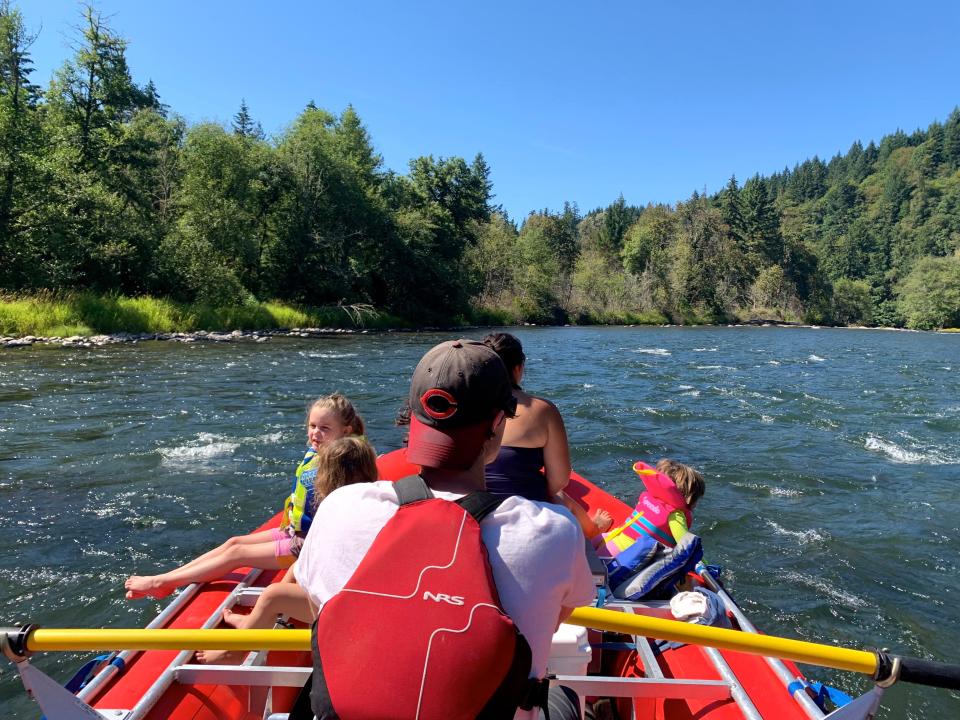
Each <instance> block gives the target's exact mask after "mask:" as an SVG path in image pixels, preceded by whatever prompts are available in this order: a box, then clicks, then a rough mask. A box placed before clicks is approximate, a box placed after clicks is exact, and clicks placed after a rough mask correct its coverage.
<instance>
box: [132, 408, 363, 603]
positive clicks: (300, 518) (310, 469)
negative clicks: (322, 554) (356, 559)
mask: <svg viewBox="0 0 960 720" xmlns="http://www.w3.org/2000/svg"><path fill="white" fill-rule="evenodd" d="M306 424H307V445H308V447H307V452H306V454H305V455H304V456H303V460H301V461H300V464H299V466H297V471H296V477H295V479H294V482H293V490H292V491H291V493H290V495H289V496H288V497H287V500H286V502H285V503H284V508H283V519H282V520H281V524H280V527H279V528H277V529H273V530H263V531H261V532H255V533H250V534H248V535H238V536H235V537H232V538H230V539H229V540H227V541H226V542H225V543H223V544H222V545H220V546H219V547H217V548H214V549H213V550H211V551H209V552H207V553H204V554H203V555H201V556H200V557H198V558H195V559H194V560H191V561H190V562H188V563H186V564H185V565H181V566H180V567H178V568H176V569H174V570H171V571H169V572H166V573H162V574H160V575H132V576H131V577H129V578H127V580H126V582H124V587H125V588H126V591H127V592H126V597H127V599H128V600H134V599H137V598H142V597H153V598H162V597H166V596H167V595H169V594H170V593H172V592H173V591H174V590H175V589H176V588H178V587H180V586H181V585H188V584H190V583H194V582H208V581H210V580H215V579H216V578H218V577H220V576H222V575H223V574H224V573H227V572H230V571H231V570H233V569H234V568H238V567H257V568H264V569H278V568H286V567H290V565H292V564H293V562H294V560H296V556H297V555H298V554H299V551H300V548H301V547H302V545H303V538H304V537H305V536H306V534H307V531H308V530H309V529H310V521H311V520H312V519H313V509H314V508H315V507H316V503H315V502H314V500H313V496H314V482H313V481H314V477H315V476H316V473H317V469H316V463H315V460H316V454H317V451H318V450H319V449H320V448H321V447H322V446H323V445H324V444H325V443H328V442H331V441H333V440H338V439H339V438H342V437H345V436H347V435H363V434H364V433H365V430H366V428H365V426H364V423H363V418H361V417H360V414H359V413H358V412H357V410H356V408H355V407H354V406H353V404H352V403H351V402H350V401H349V400H348V399H347V398H346V397H344V396H343V395H341V394H339V393H334V394H333V395H324V396H322V397H319V398H317V399H316V400H314V401H313V403H312V404H311V405H310V409H309V410H308V411H307V423H306Z"/></svg>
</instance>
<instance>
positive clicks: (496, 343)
mask: <svg viewBox="0 0 960 720" xmlns="http://www.w3.org/2000/svg"><path fill="white" fill-rule="evenodd" d="M483 344H484V345H486V346H487V347H488V348H490V349H491V350H493V351H494V352H495V353H496V354H497V355H499V356H500V359H501V360H503V364H504V365H506V366H507V370H509V371H512V370H513V369H514V368H515V367H519V366H520V365H523V363H525V362H526V360H527V356H526V355H524V354H523V345H521V344H520V341H519V340H517V338H515V337H514V336H513V335H511V334H510V333H490V334H489V335H487V336H486V337H485V338H484V339H483Z"/></svg>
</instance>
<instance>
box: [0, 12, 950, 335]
mask: <svg viewBox="0 0 960 720" xmlns="http://www.w3.org/2000/svg"><path fill="white" fill-rule="evenodd" d="M26 27H27V26H26V23H25V21H24V19H23V17H22V15H21V13H20V11H19V10H18V9H17V8H16V7H15V6H14V5H12V4H11V3H10V2H7V1H6V0H4V1H3V2H0V292H5V293H7V294H9V295H12V296H37V295H41V296H45V295H50V294H53V295H54V296H63V295H66V294H69V293H77V292H79V293H81V296H82V297H86V295H84V294H83V293H88V292H92V293H93V295H105V296H114V295H116V294H118V293H122V294H124V295H126V296H133V297H138V296H144V295H149V296H154V297H158V298H164V299H168V300H170V301H174V302H177V303H182V304H188V305H192V304H197V305H199V306H201V307H208V306H209V307H236V306H240V307H247V308H257V307H259V303H261V302H264V301H271V300H279V301H281V302H283V303H286V304H293V305H304V306H312V307H322V306H335V307H343V306H349V305H354V304H355V305H363V306H367V305H370V306H372V307H374V308H376V309H377V310H380V311H386V312H389V313H392V314H393V315H395V316H399V317H401V318H405V319H407V320H409V321H411V322H414V323H417V324H421V325H425V324H450V323H454V322H460V321H484V320H486V321H490V322H503V323H515V322H559V323H563V322H614V323H617V322H618V323H658V322H668V321H669V322H679V323H695V322H727V321H731V320H750V319H777V320H784V321H808V322H817V323H838V324H844V323H863V324H882V325H906V326H909V327H914V328H936V327H945V326H958V325H960V256H958V247H960V111H958V110H954V111H953V113H951V115H950V116H949V118H948V119H947V121H946V122H945V123H944V124H942V125H941V124H939V123H933V124H932V125H930V127H929V128H928V129H927V130H926V131H920V130H918V131H916V132H914V133H913V134H911V135H907V134H905V133H903V132H900V131H898V132H895V133H893V134H892V135H888V136H887V137H885V138H883V139H882V140H881V142H880V144H879V145H875V144H873V143H870V144H869V145H867V146H866V147H863V146H862V145H861V144H860V143H855V144H854V145H853V146H852V147H851V148H850V150H849V151H848V152H847V153H846V154H845V155H838V156H837V157H835V158H833V159H831V160H830V161H829V162H823V161H821V160H820V159H818V158H813V159H812V160H807V161H805V162H803V163H801V164H799V165H797V166H796V167H794V168H793V169H792V170H790V169H786V170H784V171H783V172H782V173H777V174H775V175H773V176H770V177H760V176H756V177H753V178H751V179H749V180H747V181H746V182H745V183H744V184H743V185H742V187H741V185H740V184H739V183H738V182H737V180H736V179H735V178H731V180H730V182H729V184H728V185H727V187H726V188H725V189H724V190H723V191H721V192H720V193H718V194H717V195H715V196H710V197H705V196H700V195H699V194H697V193H694V195H693V196H692V197H691V198H689V199H687V200H685V201H682V202H678V203H677V204H676V205H672V206H666V205H665V206H647V207H630V206H628V205H626V203H625V202H624V201H623V198H622V197H621V198H619V199H617V200H616V201H615V202H613V203H611V204H610V205H609V206H607V207H606V208H602V209H599V210H595V211H592V212H589V213H587V214H586V215H585V216H582V215H581V214H580V212H579V210H578V208H577V206H576V204H574V203H569V202H568V203H564V205H563V209H562V210H560V211H550V210H543V211H540V212H534V213H531V214H530V215H529V216H528V217H527V218H525V219H524V220H523V221H522V224H521V225H520V227H519V228H518V227H517V225H516V224H515V223H514V222H513V221H511V220H510V219H508V218H506V217H504V216H503V214H502V213H501V212H500V211H499V208H498V207H497V206H495V205H494V204H493V202H492V198H493V197H494V195H493V186H492V183H491V181H490V176H491V171H490V167H489V165H488V164H487V162H486V160H485V159H484V157H483V155H482V154H480V153H478V154H477V155H476V156H475V157H474V159H473V160H472V161H470V162H467V161H466V160H464V159H463V158H459V157H453V158H435V157H433V156H425V157H419V158H414V159H412V160H411V161H410V163H409V171H408V173H407V174H405V175H401V174H397V173H394V172H391V171H387V170H384V168H383V163H382V158H381V157H380V155H379V154H378V153H377V152H376V150H375V145H374V142H373V139H372V138H371V137H370V135H369V133H368V131H367V129H366V128H365V127H364V125H363V123H362V121H361V119H360V118H359V116H358V115H357V113H356V112H355V111H354V110H353V108H351V107H347V108H346V109H344V110H343V111H342V112H339V113H332V112H328V111H326V110H323V109H321V108H318V107H317V106H316V105H315V104H314V103H313V102H312V101H310V102H308V103H306V105H305V107H304V109H303V111H302V112H301V113H300V114H299V115H298V116H297V117H296V118H294V119H293V122H292V123H291V124H290V126H289V128H288V129H287V130H286V131H285V132H283V133H282V134H281V135H279V136H277V137H273V138H266V137H265V136H264V134H263V131H262V130H261V128H260V125H259V123H258V122H257V121H256V120H255V119H254V118H253V117H251V115H250V112H249V109H248V108H247V106H246V103H245V102H243V101H242V99H241V100H240V102H239V110H238V111H237V113H236V115H235V116H234V119H233V122H232V123H231V124H230V126H229V127H224V126H222V125H219V124H215V123H201V124H197V125H192V126H191V125H188V124H187V123H186V122H185V121H184V120H183V119H182V118H181V117H179V116H178V115H176V113H175V112H174V111H173V110H172V109H171V108H169V107H168V106H167V105H165V104H164V103H163V102H162V101H161V96H160V93H159V91H158V88H157V87H156V86H155V85H154V84H153V82H152V81H148V82H147V83H146V84H143V85H140V84H138V83H137V82H135V81H134V79H133V78H132V77H131V74H130V71H129V68H128V66H127V61H126V48H127V41H126V40H125V39H123V38H122V37H121V36H120V35H119V34H118V33H117V32H116V31H115V30H114V29H113V28H111V27H110V25H109V24H108V22H107V21H106V19H105V18H104V17H102V16H101V15H100V14H99V12H98V11H96V10H95V9H92V8H90V7H87V8H86V9H85V10H84V22H83V24H82V26H81V27H80V28H78V29H77V31H76V36H75V37H74V38H73V39H72V40H73V45H72V47H73V48H74V54H73V56H72V57H70V58H68V59H67V60H65V61H64V63H63V65H62V67H61V68H60V70H59V71H58V72H57V73H56V75H55V77H54V80H53V81H52V82H51V84H50V86H49V87H47V88H40V87H39V86H37V85H36V84H34V83H33V82H32V74H33V71H32V63H31V58H30V47H31V44H32V40H33V38H32V37H31V36H30V34H29V32H28V31H27V30H26ZM214 316H215V317H234V316H235V315H234V314H231V313H221V314H216V313H215V314H214Z"/></svg>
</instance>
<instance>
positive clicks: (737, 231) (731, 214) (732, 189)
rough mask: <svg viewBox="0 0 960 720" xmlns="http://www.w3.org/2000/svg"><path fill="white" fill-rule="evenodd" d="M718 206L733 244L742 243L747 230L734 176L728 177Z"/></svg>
mask: <svg viewBox="0 0 960 720" xmlns="http://www.w3.org/2000/svg"><path fill="white" fill-rule="evenodd" d="M719 206H720V213H721V215H722V216H723V222H724V223H726V225H727V227H728V228H729V229H730V235H731V236H732V237H733V240H734V242H738V243H742V242H743V241H744V239H745V237H746V230H747V228H746V222H745V221H744V207H743V200H742V199H741V197H740V188H739V186H738V185H737V177H736V175H731V176H730V180H729V181H728V182H727V186H726V187H725V188H724V189H723V190H722V191H721V192H720V198H719Z"/></svg>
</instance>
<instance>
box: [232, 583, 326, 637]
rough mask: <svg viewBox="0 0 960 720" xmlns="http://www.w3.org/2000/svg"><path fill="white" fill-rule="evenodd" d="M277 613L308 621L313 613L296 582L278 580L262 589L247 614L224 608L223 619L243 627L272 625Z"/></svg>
mask: <svg viewBox="0 0 960 720" xmlns="http://www.w3.org/2000/svg"><path fill="white" fill-rule="evenodd" d="M277 615H286V616H287V617H290V618H293V619H294V620H300V621H301V622H310V621H311V620H312V619H313V618H312V615H313V613H312V612H311V611H310V603H309V602H308V601H307V593H306V591H305V590H304V589H303V588H302V587H300V586H299V585H297V584H296V583H285V582H278V583H274V584H273V585H271V586H270V587H268V588H266V589H265V590H264V591H263V594H261V595H260V598H259V599H258V600H257V604H256V605H254V606H253V610H251V611H250V614H249V615H242V614H241V613H236V612H233V611H232V610H230V609H228V608H225V609H224V611H223V621H224V622H225V623H226V624H227V625H229V626H230V627H235V628H239V629H241V630H243V629H249V628H269V627H273V621H274V620H275V619H276V617H277Z"/></svg>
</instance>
